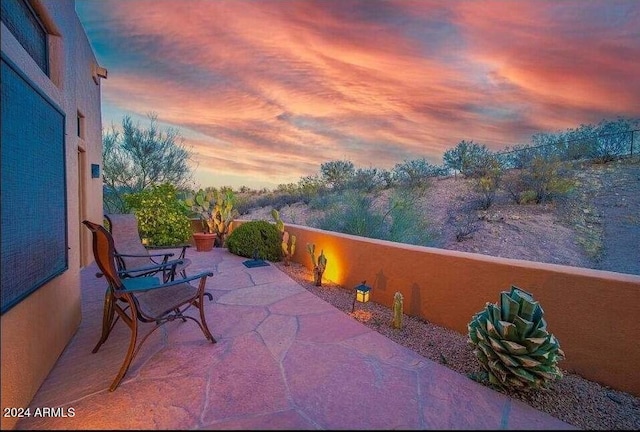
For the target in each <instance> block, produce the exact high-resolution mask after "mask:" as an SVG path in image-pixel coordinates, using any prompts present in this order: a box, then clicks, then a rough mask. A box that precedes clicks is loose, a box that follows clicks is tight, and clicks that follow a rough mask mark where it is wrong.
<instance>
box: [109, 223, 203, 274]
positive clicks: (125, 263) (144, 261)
mask: <svg viewBox="0 0 640 432" xmlns="http://www.w3.org/2000/svg"><path fill="white" fill-rule="evenodd" d="M104 218H105V219H106V221H107V223H108V225H109V232H110V233H111V235H112V236H113V241H114V243H115V250H116V262H117V265H118V270H119V271H121V272H123V273H122V274H121V276H122V277H138V276H152V275H154V274H155V273H157V272H158V269H155V270H147V271H146V272H141V271H140V267H149V266H154V265H157V264H165V263H167V262H168V261H169V258H172V257H174V256H175V254H174V253H173V252H165V253H149V250H148V249H147V248H146V247H145V246H144V245H143V244H142V240H140V232H139V231H138V220H137V219H136V216H135V215H134V214H105V215H104ZM188 247H191V245H189V244H184V245H179V246H176V247H175V248H176V249H181V252H180V254H179V255H178V256H177V258H175V259H177V260H180V261H181V263H180V264H178V265H177V266H176V267H175V271H176V272H178V273H180V275H181V276H182V277H183V278H186V277H187V272H186V268H187V267H188V266H189V265H190V264H191V261H190V260H189V259H188V258H185V252H186V250H187V248H188ZM167 249H171V248H169V247H168V248H167ZM174 276H175V273H174V274H165V280H171V279H173V277H174Z"/></svg>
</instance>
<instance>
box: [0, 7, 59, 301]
mask: <svg viewBox="0 0 640 432" xmlns="http://www.w3.org/2000/svg"><path fill="white" fill-rule="evenodd" d="M2 2H4V0H2ZM1 74H2V80H1V81H0V89H1V92H0V95H1V97H0V101H1V104H0V107H1V108H0V111H1V115H0V124H1V125H2V136H1V139H2V146H0V161H1V165H0V219H1V220H2V236H1V237H0V275H1V276H0V277H1V282H2V283H1V285H0V287H1V288H0V291H1V292H0V293H1V296H0V298H1V309H0V313H4V312H6V311H7V310H8V309H10V308H11V307H13V306H15V305H16V304H17V303H19V302H20V301H22V299H24V298H25V297H27V296H28V295H29V294H31V293H32V292H34V291H35V290H37V289H38V288H40V287H41V286H42V285H44V284H45V283H47V282H48V281H50V280H51V279H53V278H54V277H56V276H58V275H59V274H61V273H63V272H64V271H65V270H66V269H67V268H68V254H67V244H68V242H67V198H66V197H67V195H66V180H65V178H66V177H65V143H64V136H65V130H64V122H65V118H64V113H63V112H62V111H61V110H60V109H59V108H58V107H56V106H55V105H54V104H53V103H52V102H51V101H50V100H49V99H48V98H46V97H45V96H43V95H42V94H41V93H40V92H39V91H38V90H37V89H36V88H35V87H34V86H33V85H32V84H31V83H30V82H29V81H28V80H27V79H26V78H25V77H24V76H23V75H22V74H21V73H20V72H18V69H17V68H16V67H15V66H14V65H13V64H11V63H10V62H9V61H8V60H7V59H5V57H4V56H2V62H1Z"/></svg>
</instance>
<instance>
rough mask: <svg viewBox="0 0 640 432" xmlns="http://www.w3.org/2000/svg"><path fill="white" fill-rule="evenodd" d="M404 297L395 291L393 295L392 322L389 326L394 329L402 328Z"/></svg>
mask: <svg viewBox="0 0 640 432" xmlns="http://www.w3.org/2000/svg"><path fill="white" fill-rule="evenodd" d="M403 302H404V297H403V296H402V293H401V292H400V291H397V292H396V293H395V294H394V295H393V320H392V321H391V326H392V327H393V328H394V329H401V328H402V313H403V312H402V309H403Z"/></svg>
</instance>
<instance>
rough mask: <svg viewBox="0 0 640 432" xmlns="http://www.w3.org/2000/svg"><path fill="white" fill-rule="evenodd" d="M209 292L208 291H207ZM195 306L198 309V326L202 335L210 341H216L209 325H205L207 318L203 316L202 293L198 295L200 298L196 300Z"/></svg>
mask: <svg viewBox="0 0 640 432" xmlns="http://www.w3.org/2000/svg"><path fill="white" fill-rule="evenodd" d="M207 294H209V293H207ZM196 306H197V307H198V309H199V310H200V323H199V324H200V328H201V329H202V332H203V333H204V336H205V337H206V338H207V339H209V340H210V341H211V343H216V340H215V338H214V337H213V335H212V334H211V332H210V331H209V326H207V319H206V318H205V317H204V294H201V295H200V298H199V299H198V300H197V304H196Z"/></svg>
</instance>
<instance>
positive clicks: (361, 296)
mask: <svg viewBox="0 0 640 432" xmlns="http://www.w3.org/2000/svg"><path fill="white" fill-rule="evenodd" d="M370 294H371V287H370V286H368V285H367V281H362V283H361V284H360V285H358V286H356V287H355V297H354V298H353V305H352V306H351V312H353V311H355V309H356V301H358V302H360V303H367V302H368V301H369V297H370Z"/></svg>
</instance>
